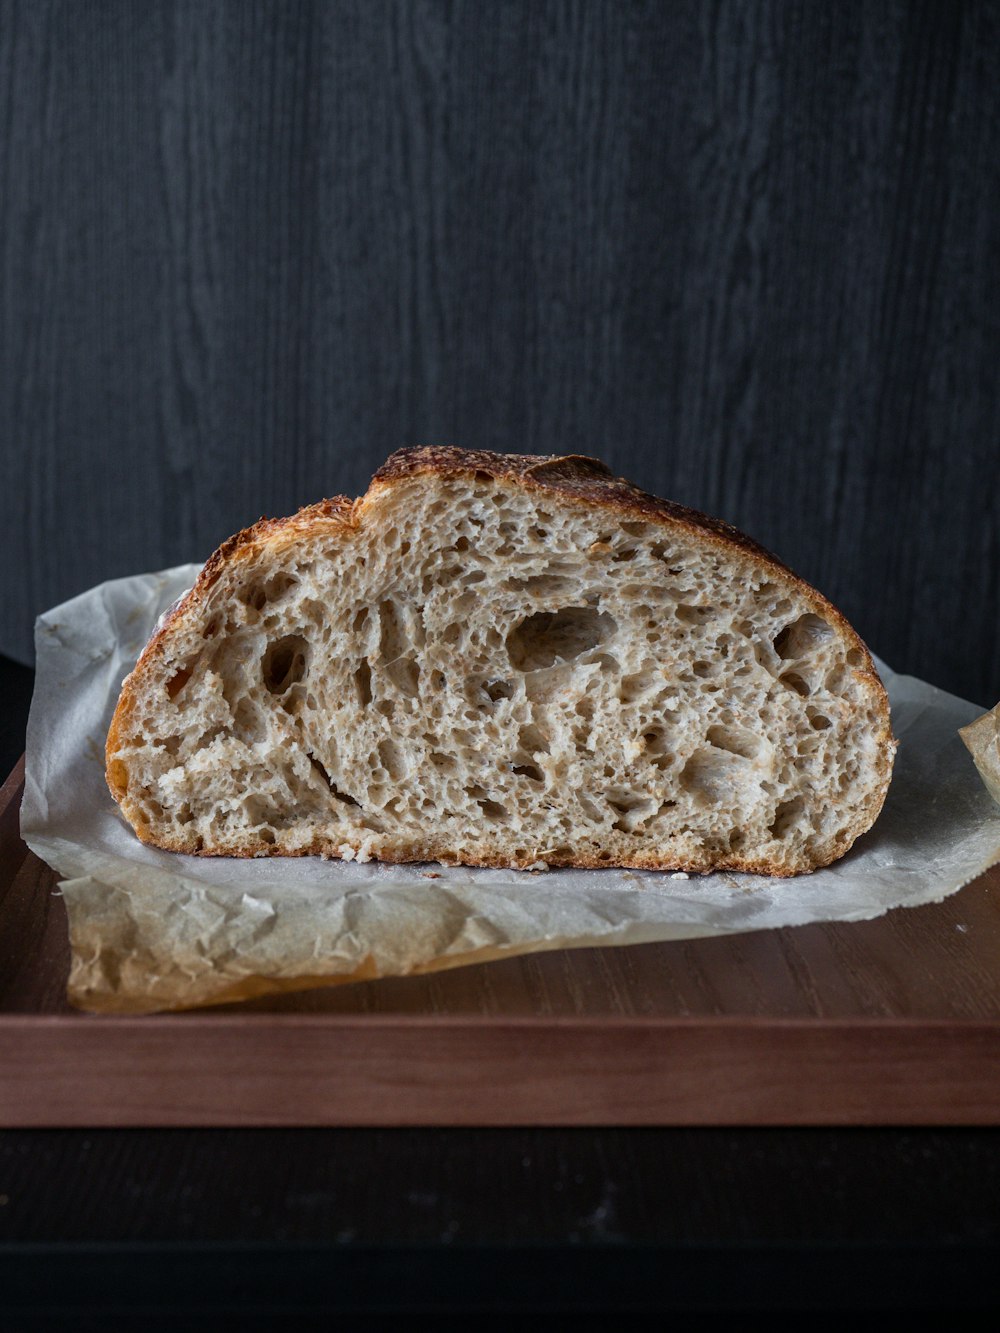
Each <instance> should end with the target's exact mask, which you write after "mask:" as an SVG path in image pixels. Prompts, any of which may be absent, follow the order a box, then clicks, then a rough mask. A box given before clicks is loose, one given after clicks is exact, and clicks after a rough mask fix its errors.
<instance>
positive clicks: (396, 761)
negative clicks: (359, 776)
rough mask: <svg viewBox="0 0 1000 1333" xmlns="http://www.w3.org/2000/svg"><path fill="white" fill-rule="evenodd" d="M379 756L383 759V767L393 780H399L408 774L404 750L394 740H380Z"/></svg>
mask: <svg viewBox="0 0 1000 1333" xmlns="http://www.w3.org/2000/svg"><path fill="white" fill-rule="evenodd" d="M378 757H379V758H380V759H381V761H382V767H383V768H384V769H385V771H386V772H387V773H388V774H389V776H390V778H392V780H393V782H398V781H399V780H400V778H403V777H405V776H406V770H407V764H406V759H405V757H404V755H403V751H402V749H401V748H400V746H398V745H397V744H396V742H395V741H393V740H384V741H379V743H378Z"/></svg>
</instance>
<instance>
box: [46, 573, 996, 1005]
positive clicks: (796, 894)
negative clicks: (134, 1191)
mask: <svg viewBox="0 0 1000 1333" xmlns="http://www.w3.org/2000/svg"><path fill="white" fill-rule="evenodd" d="M197 572H198V566H196V565H186V566H181V567H179V568H177V569H171V570H167V571H165V572H164V573H160V574H149V575H140V576H137V577H134V578H127V579H118V580H115V581H113V582H110V583H105V584H102V585H101V586H100V587H98V588H94V589H92V590H91V591H90V592H86V593H84V594H82V595H81V596H80V597H77V598H75V599H74V600H72V601H70V602H66V603H65V604H64V605H62V606H59V607H56V608H55V609H54V610H52V611H49V612H48V613H47V614H46V615H43V616H42V617H41V618H40V619H39V621H38V625H37V630H36V637H37V651H38V659H37V683H36V687H35V696H34V699H33V702H32V707H31V716H30V720H29V723H28V744H27V771H26V778H25V796H24V803H23V806H22V810H21V829H22V834H23V836H24V839H25V841H26V842H27V844H28V845H29V847H31V849H32V850H33V851H34V852H36V853H37V855H38V856H40V857H41V858H42V859H43V860H45V861H47V862H48V864H49V865H51V866H52V867H53V868H54V869H55V870H56V871H57V872H58V873H59V874H60V875H61V876H63V879H62V883H61V888H62V892H63V894H64V896H65V900H66V907H67V910H68V913H69V929H70V941H71V945H72V966H71V973H70V978H69V998H70V1000H71V1001H72V1002H73V1003H74V1004H75V1005H78V1006H79V1007H82V1008H85V1009H90V1010H94V1011H102V1012H107V1013H144V1012H152V1011H155V1010H159V1009H180V1008H190V1007H193V1006H197V1005H206V1004H218V1003H223V1002H227V1001H231V1000H238V999H247V998H250V997H252V996H257V995H263V994H267V993H269V992H278V991H287V990H296V989H302V988H305V987H308V986H316V985H331V984H334V983H336V982H343V981H349V980H358V979H362V978H365V979H367V978H373V977H378V976H389V975H401V974H406V973H415V972H426V971H433V970H437V969H441V968H447V967H454V966H458V965H459V964H462V963H471V962H483V961H485V960H488V959H493V958H501V957H505V956H509V955H511V954H517V953H529V952H534V951H538V950H543V949H562V948H575V947H580V946H595V945H611V944H632V943H641V942H648V941H651V940H671V939H690V938H693V937H696V936H705V935H725V934H731V933H735V932H739V931H748V930H762V929H765V928H770V927H777V926H794V925H800V924H803V923H806V922H817V921H861V920H865V919H866V918H870V917H875V916H879V915H880V914H881V913H883V912H885V911H887V910H888V909H889V908H892V907H899V906H916V905H918V904H921V903H928V902H937V901H940V900H941V899H942V898H945V897H947V895H948V894H950V893H954V892H955V891H956V890H957V889H959V888H961V887H962V885H964V884H967V883H968V882H969V881H970V880H972V879H974V878H975V877H976V876H977V875H979V874H980V873H981V872H982V871H983V870H985V869H987V867H989V866H990V865H991V864H993V863H994V862H995V861H997V860H998V859H1000V807H998V806H997V805H995V804H994V802H993V800H992V799H991V797H990V794H989V792H988V791H987V790H986V788H985V787H984V786H983V783H982V782H981V781H980V779H979V777H978V775H977V773H976V769H975V767H974V765H973V762H972V760H971V759H970V757H969V755H968V753H967V752H966V750H965V747H964V746H963V744H962V741H961V739H960V738H959V736H958V728H959V727H960V726H962V725H963V724H967V723H968V722H970V721H971V720H972V719H973V718H974V717H975V715H976V714H977V713H979V712H980V709H978V708H977V707H976V706H975V705H973V704H969V703H965V702H963V701H962V700H961V699H956V698H954V697H953V696H951V695H948V694H945V693H944V692H943V691H941V690H938V689H935V688H934V687H933V686H932V685H927V684H924V683H923V682H922V681H919V680H915V679H913V678H911V677H907V676H897V675H894V674H893V673H892V672H891V671H888V669H884V668H883V671H884V675H883V679H884V680H885V682H886V685H887V687H888V690H889V695H890V698H891V701H892V711H893V726H894V730H895V733H896V735H897V736H898V737H899V739H900V742H901V744H900V748H899V752H898V755H897V758H896V769H895V775H894V777H893V781H892V786H891V788H890V791H889V795H888V799H887V801H886V805H885V809H884V810H883V813H882V815H881V817H880V819H879V820H878V822H877V824H876V825H875V827H874V829H872V830H871V832H869V833H868V834H866V835H865V836H864V837H863V838H861V839H859V841H858V842H857V843H856V844H855V846H854V848H853V849H852V850H851V851H850V852H849V853H848V854H847V856H846V857H844V858H843V859H842V860H841V861H838V862H837V863H836V864H834V865H833V866H830V867H829V868H827V869H825V870H819V871H816V872H815V873H814V874H812V875H807V876H803V877H800V878H797V879H790V880H789V879H770V878H767V877H765V876H757V875H736V874H722V873H717V874H712V875H706V876H691V877H690V878H688V877H687V876H685V875H678V874H671V873H669V872H645V871H636V870H583V871H580V870H553V871H549V872H547V873H539V874H534V873H531V872H526V871H520V872H519V871H503V870H471V869H465V868H461V867H458V868H455V867H445V866H436V865H413V866H390V865H379V864H376V863H370V864H367V865H357V864H354V863H346V862H337V861H323V860H320V859H310V858H298V859H287V860H284V859H281V858H272V859H267V860H229V859H218V858H202V857H190V856H180V855H176V854H174V853H170V852H161V851H158V850H156V849H154V848H150V847H144V846H143V845H142V844H141V843H140V842H139V841H138V840H137V839H136V837H135V836H134V834H133V833H132V830H131V829H130V828H129V826H128V825H127V824H126V823H125V821H124V820H123V819H122V817H121V816H120V814H119V813H118V808H117V806H116V805H115V803H114V802H113V801H112V799H111V797H110V795H109V794H108V790H107V788H106V786H105V783H104V738H105V734H106V732H107V728H108V724H109V722H110V719H111V714H112V712H113V710H114V706H115V702H116V700H117V697H118V691H119V688H120V686H121V682H122V679H123V678H124V676H125V675H126V674H127V673H128V672H129V671H130V670H131V668H132V666H133V664H134V662H135V659H136V658H137V656H138V654H139V653H140V652H141V650H142V647H143V645H144V643H145V641H146V639H147V637H148V635H149V633H150V631H151V630H152V628H153V626H154V624H155V622H156V620H157V617H158V616H159V615H160V614H161V613H162V612H163V611H164V610H165V608H166V607H168V606H169V605H170V603H171V602H173V601H174V600H175V599H176V598H177V597H178V596H179V595H180V594H181V593H183V592H184V590H185V589H186V588H188V587H189V586H190V585H191V584H192V582H193V581H194V578H195V576H196V575H197Z"/></svg>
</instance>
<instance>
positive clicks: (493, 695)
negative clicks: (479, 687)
mask: <svg viewBox="0 0 1000 1333" xmlns="http://www.w3.org/2000/svg"><path fill="white" fill-rule="evenodd" d="M483 688H484V691H485V693H486V697H487V698H488V699H489V701H490V703H493V704H495V703H497V702H498V701H499V700H500V699H509V698H510V697H511V695H512V694H513V693H514V687H513V685H511V683H510V681H509V680H491V681H489V682H488V683H487V684H486V685H485V686H484V687H483Z"/></svg>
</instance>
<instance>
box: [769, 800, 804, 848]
mask: <svg viewBox="0 0 1000 1333" xmlns="http://www.w3.org/2000/svg"><path fill="white" fill-rule="evenodd" d="M803 808H804V802H803V800H802V797H801V796H795V797H793V798H792V800H790V801H782V802H781V804H780V805H779V806H778V808H777V809H776V810H775V812H774V819H773V820H772V822H771V825H770V833H771V836H772V838H783V837H784V836H785V834H786V833H788V831H789V830H790V829H791V827H792V825H793V824H794V823H795V821H796V820H797V819H798V817H799V815H800V814H801V813H802V811H803Z"/></svg>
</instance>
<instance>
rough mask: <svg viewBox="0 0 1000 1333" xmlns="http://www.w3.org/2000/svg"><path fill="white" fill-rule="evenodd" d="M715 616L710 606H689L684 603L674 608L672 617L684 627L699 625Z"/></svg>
mask: <svg viewBox="0 0 1000 1333" xmlns="http://www.w3.org/2000/svg"><path fill="white" fill-rule="evenodd" d="M715 614H716V613H715V611H714V609H713V608H712V607H710V606H689V605H687V604H686V603H684V602H682V603H681V604H680V605H679V606H676V607H675V608H674V615H675V616H676V617H677V619H678V620H680V621H682V622H683V624H685V625H701V624H703V623H704V622H705V621H706V620H711V618H712V616H713V615H715Z"/></svg>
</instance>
